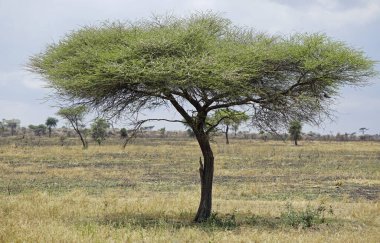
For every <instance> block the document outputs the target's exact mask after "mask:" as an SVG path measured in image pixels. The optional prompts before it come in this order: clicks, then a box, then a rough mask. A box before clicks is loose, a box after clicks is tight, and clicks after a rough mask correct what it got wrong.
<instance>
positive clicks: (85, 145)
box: [76, 129, 88, 149]
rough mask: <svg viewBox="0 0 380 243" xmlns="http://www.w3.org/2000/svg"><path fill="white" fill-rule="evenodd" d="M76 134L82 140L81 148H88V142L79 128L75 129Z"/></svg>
mask: <svg viewBox="0 0 380 243" xmlns="http://www.w3.org/2000/svg"><path fill="white" fill-rule="evenodd" d="M76 131H77V133H78V135H79V138H80V141H81V142H82V145H83V149H87V148H88V143H87V141H86V139H85V138H84V137H83V136H82V133H81V132H80V131H79V129H76Z"/></svg>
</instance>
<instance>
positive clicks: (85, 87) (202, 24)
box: [29, 13, 375, 127]
mask: <svg viewBox="0 0 380 243" xmlns="http://www.w3.org/2000/svg"><path fill="white" fill-rule="evenodd" d="M29 67H30V69H31V70H32V71H33V72H37V73H39V74H40V75H42V76H43V77H45V78H46V79H47V80H48V82H49V85H50V87H51V88H53V89H55V90H56V91H57V93H58V94H59V95H60V96H63V97H65V98H70V99H74V100H75V99H77V100H81V101H83V100H85V101H87V104H88V105H90V106H93V107H95V108H101V109H103V110H104V111H111V112H115V111H116V112H120V111H124V110H131V111H137V110H140V109H142V108H155V107H157V106H160V105H164V104H165V102H164V101H165V100H166V101H170V102H173V100H174V98H175V97H174V95H175V96H177V97H179V98H181V99H184V100H186V101H188V102H189V103H191V104H195V103H198V105H200V106H203V107H204V109H203V110H204V111H206V112H209V111H211V110H215V109H219V108H228V107H232V106H236V105H238V106H239V105H252V104H255V105H256V106H255V110H256V112H255V121H256V123H257V125H258V126H261V127H268V126H278V125H280V124H282V123H283V122H284V120H287V119H288V118H292V119H294V118H297V119H298V118H303V119H301V120H305V121H309V122H318V119H319V117H320V116H319V115H320V114H321V113H324V112H326V110H327V106H328V104H329V102H327V98H326V97H331V96H334V95H335V94H337V92H338V90H339V88H340V86H342V85H360V84H363V82H365V81H366V79H367V78H369V77H372V76H374V75H375V71H374V68H373V67H374V62H373V61H372V60H369V59H368V58H367V57H366V56H365V55H364V54H363V52H362V51H360V50H355V49H353V48H351V47H349V46H348V45H346V44H345V43H343V42H340V41H334V40H332V39H330V38H329V37H327V36H326V35H324V34H294V35H290V36H277V35H273V36H271V35H267V34H262V33H257V32H254V31H252V30H251V29H244V28H239V27H236V26H234V25H232V24H231V22H230V21H229V20H228V19H225V18H222V17H220V16H218V15H216V14H213V13H200V14H194V15H191V16H190V17H188V18H175V17H170V18H169V17H168V18H162V19H154V20H146V21H140V22H136V23H131V24H124V23H119V22H115V23H104V24H102V25H100V26H89V27H84V28H81V29H79V30H77V31H73V32H71V33H69V34H68V35H66V37H65V38H63V39H62V40H61V41H60V42H59V43H56V44H51V45H50V46H49V47H48V48H47V49H46V50H44V51H43V52H42V53H40V54H38V55H35V56H34V57H32V58H31V60H30V63H29ZM197 101H199V102H197ZM194 102H195V103H194ZM212 104H214V105H215V106H213V107H212V108H211V105H212ZM196 106H197V105H195V107H196ZM176 108H177V107H176ZM177 110H178V109H177ZM197 111H198V110H197ZM181 115H184V113H183V112H182V113H181ZM201 115H202V114H201ZM206 115H207V113H206ZM185 117H186V115H185ZM186 119H189V117H186Z"/></svg>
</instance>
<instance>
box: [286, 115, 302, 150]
mask: <svg viewBox="0 0 380 243" xmlns="http://www.w3.org/2000/svg"><path fill="white" fill-rule="evenodd" d="M301 131H302V124H301V122H300V121H292V122H290V126H289V134H290V137H291V138H292V140H293V141H294V145H296V146H297V145H298V140H299V139H301Z"/></svg>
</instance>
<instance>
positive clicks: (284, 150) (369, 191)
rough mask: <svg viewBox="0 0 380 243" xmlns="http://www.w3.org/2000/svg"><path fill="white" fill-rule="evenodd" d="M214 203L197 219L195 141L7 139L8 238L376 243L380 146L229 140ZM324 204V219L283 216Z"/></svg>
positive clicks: (219, 149) (3, 193) (0, 210)
mask: <svg viewBox="0 0 380 243" xmlns="http://www.w3.org/2000/svg"><path fill="white" fill-rule="evenodd" d="M213 148H214V152H215V155H216V168H215V182H214V195H213V198H214V200H213V205H214V206H213V210H214V212H216V213H217V216H216V218H217V219H218V220H216V221H212V222H206V223H204V224H195V223H193V222H192V218H193V216H194V215H195V212H196V209H197V206H198V200H199V191H200V185H199V178H198V172H197V171H198V160H199V156H200V152H199V149H198V145H197V143H196V142H195V141H192V140H177V141H173V140H144V139H140V140H137V141H136V142H135V143H134V144H131V145H128V147H127V148H126V149H125V150H122V149H121V147H120V146H117V145H105V146H101V147H99V146H90V148H89V149H88V150H82V149H81V147H80V146H35V147H31V146H19V145H14V144H10V145H2V146H0V241H1V242H23V241H26V242H57V241H60V242H61V241H65V242H88V241H91V242H115V241H116V242H380V234H379V232H380V204H379V193H380V144H379V143H373V142H341V143H336V142H303V143H302V146H298V147H295V146H292V145H291V143H290V142H288V143H284V142H263V141H251V140H232V141H231V144H230V145H225V144H224V143H223V141H222V140H220V141H219V140H217V142H216V143H214V144H213ZM288 202H291V203H292V205H293V206H294V207H295V208H296V209H297V210H304V209H305V208H306V207H307V206H308V205H310V206H311V207H318V205H321V204H323V205H325V206H326V207H328V208H330V207H331V209H332V210H333V214H327V213H326V216H325V217H326V221H325V222H324V223H322V224H318V225H313V226H312V227H309V228H301V227H292V226H289V225H287V224H284V222H283V221H282V218H281V215H282V214H283V213H284V212H285V211H286V208H285V205H286V204H287V203H288Z"/></svg>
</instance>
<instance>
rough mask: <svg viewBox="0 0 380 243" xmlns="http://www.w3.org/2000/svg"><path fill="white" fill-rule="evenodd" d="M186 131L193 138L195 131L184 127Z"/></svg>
mask: <svg viewBox="0 0 380 243" xmlns="http://www.w3.org/2000/svg"><path fill="white" fill-rule="evenodd" d="M186 133H187V135H188V136H189V137H191V138H195V133H194V131H193V130H192V129H191V128H188V129H186Z"/></svg>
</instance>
